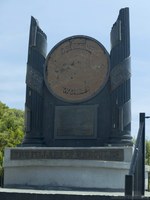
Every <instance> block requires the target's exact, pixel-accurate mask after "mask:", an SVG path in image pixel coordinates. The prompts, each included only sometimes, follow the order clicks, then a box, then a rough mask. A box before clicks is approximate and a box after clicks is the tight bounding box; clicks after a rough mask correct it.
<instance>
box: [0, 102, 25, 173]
mask: <svg viewBox="0 0 150 200" xmlns="http://www.w3.org/2000/svg"><path fill="white" fill-rule="evenodd" d="M23 136H24V112H23V111H21V110H17V109H11V108H9V107H7V106H6V105H5V104H4V103H2V102H0V174H1V173H2V162H3V156H4V148H5V147H15V146H17V145H18V144H20V143H21V142H22V139H23Z"/></svg>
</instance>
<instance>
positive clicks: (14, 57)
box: [0, 0, 150, 138]
mask: <svg viewBox="0 0 150 200" xmlns="http://www.w3.org/2000/svg"><path fill="white" fill-rule="evenodd" d="M124 7H129V9H130V36H131V59H132V98H131V100H132V135H133V136H135V135H136V134H137V130H138V115H139V112H146V115H150V105H149V104H150V92H149V90H150V25H149V19H150V9H149V8H150V1H149V0H142V1H137V0H123V1H121V0H53V1H52V0H26V1H20V0H0V25H1V28H0V101H2V102H4V103H5V104H6V105H8V106H9V107H13V108H19V109H22V110H23V109H24V102H25V76H26V62H27V53H28V52H27V49H28V36H29V26H30V18H31V15H32V16H34V17H35V18H36V19H38V21H39V24H40V27H41V28H42V29H43V30H44V32H45V33H46V34H47V37H48V52H49V51H50V49H51V48H52V47H53V46H54V45H55V44H56V43H58V42H59V41H60V40H62V39H64V38H66V37H69V36H72V35H87V36H91V37H93V38H95V39H97V40H99V41H100V42H101V43H102V44H103V45H104V46H105V48H106V49H107V50H108V52H109V51H110V31H111V27H112V25H113V23H114V22H115V21H116V19H117V17H118V14H119V10H120V9H121V8H124ZM146 125H147V126H146V136H147V137H148V138H150V120H147V121H146Z"/></svg>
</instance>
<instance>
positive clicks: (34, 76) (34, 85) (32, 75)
mask: <svg viewBox="0 0 150 200" xmlns="http://www.w3.org/2000/svg"><path fill="white" fill-rule="evenodd" d="M26 84H27V85H28V86H29V87H30V88H31V89H33V90H34V91H36V92H37V93H39V94H40V95H42V89H43V77H42V75H41V74H40V73H39V72H38V71H37V70H35V69H33V67H31V66H30V65H28V66H27V76H26Z"/></svg>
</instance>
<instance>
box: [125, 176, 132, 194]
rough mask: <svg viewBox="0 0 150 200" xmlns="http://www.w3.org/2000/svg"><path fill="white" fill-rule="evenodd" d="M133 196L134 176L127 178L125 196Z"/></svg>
mask: <svg viewBox="0 0 150 200" xmlns="http://www.w3.org/2000/svg"><path fill="white" fill-rule="evenodd" d="M132 195H133V176H132V175H126V176H125V196H132Z"/></svg>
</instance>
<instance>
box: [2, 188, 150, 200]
mask: <svg viewBox="0 0 150 200" xmlns="http://www.w3.org/2000/svg"><path fill="white" fill-rule="evenodd" d="M0 199H1V200H49V199H50V200H60V199H63V200H115V199H116V200H119V199H122V200H125V199H128V200H130V199H136V200H138V199H139V200H140V199H143V200H147V199H150V192H145V196H142V197H125V196H124V193H123V192H113V191H107V192H103V191H75V190H73V191H71V190H61V189H59V190H54V189H51V190H33V189H13V188H11V189H9V188H0Z"/></svg>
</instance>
